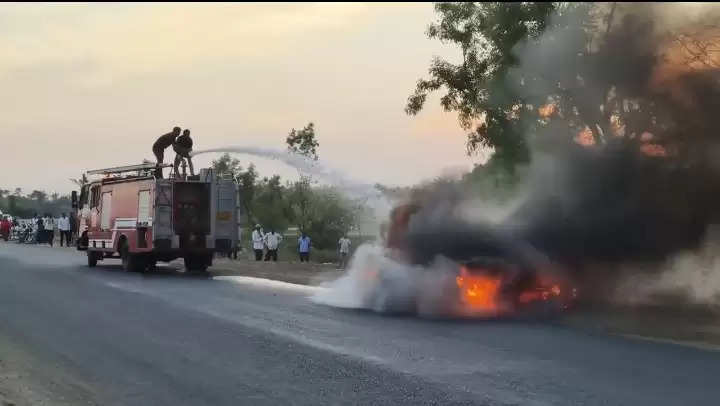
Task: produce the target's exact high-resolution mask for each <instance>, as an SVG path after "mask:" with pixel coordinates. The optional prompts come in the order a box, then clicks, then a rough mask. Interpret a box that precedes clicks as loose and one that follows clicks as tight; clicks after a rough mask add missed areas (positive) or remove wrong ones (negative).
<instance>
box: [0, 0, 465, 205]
mask: <svg viewBox="0 0 720 406" xmlns="http://www.w3.org/2000/svg"><path fill="white" fill-rule="evenodd" d="M435 18H436V16H435V14H434V11H433V8H432V5H431V4H429V3H422V4H349V3H343V4H330V3H323V4H310V3H287V4H252V3H241V4H219V3H213V4H193V3H177V4H167V3H163V4H157V3H155V4H128V3H116V4H38V3H28V4H23V3H18V4H2V5H0V89H2V94H3V97H0V151H2V153H1V154H0V163H1V165H0V188H4V189H14V188H15V187H22V188H23V190H24V191H26V192H29V191H31V190H33V189H43V190H46V191H50V192H52V191H56V192H60V193H67V192H69V191H70V190H71V189H72V188H73V185H72V183H71V182H70V181H69V180H68V179H69V178H78V177H79V176H80V175H81V173H82V172H84V171H87V170H91V169H98V168H105V167H112V166H120V165H129V164H135V163H140V162H141V161H142V160H143V159H153V155H152V152H151V146H152V144H153V142H154V141H155V139H156V138H157V137H158V136H160V135H162V134H164V133H166V132H168V131H170V130H171V128H172V127H173V126H175V125H177V126H180V127H182V128H189V129H190V130H191V132H192V136H193V139H194V141H195V149H208V148H218V147H223V146H254V147H277V148H284V146H285V145H284V140H285V137H286V135H287V133H288V132H289V131H290V129H291V128H297V129H299V128H301V127H303V126H304V125H305V124H307V123H308V122H310V121H312V122H314V123H315V127H316V134H317V137H318V141H319V142H320V148H319V155H320V159H321V161H322V162H323V164H324V165H326V166H327V167H330V168H333V169H334V170H338V171H341V172H343V173H345V174H346V175H347V176H348V177H350V178H352V179H356V180H359V181H363V182H368V183H375V182H380V183H385V184H389V185H407V184H412V183H415V182H418V181H422V180H426V179H431V178H433V177H435V176H438V175H442V174H447V173H455V172H457V171H459V170H461V169H470V168H471V167H472V163H473V162H474V161H477V158H469V157H467V156H466V155H465V135H464V132H463V130H462V129H460V127H459V126H458V123H457V119H456V116H455V115H454V114H452V113H445V112H443V111H442V110H441V108H440V107H439V103H438V98H437V97H434V98H430V99H429V100H428V105H427V106H426V109H425V110H424V111H423V112H421V113H420V114H419V115H418V116H415V117H411V116H407V115H406V114H405V113H404V111H403V108H404V106H405V101H406V99H407V97H408V95H409V94H410V93H411V92H412V90H413V88H414V85H415V83H416V81H417V80H418V79H419V78H420V77H423V76H425V75H426V73H427V68H428V66H429V63H430V61H431V60H432V58H433V57H434V56H442V57H447V58H451V59H452V58H456V57H457V54H458V51H457V50H455V49H454V48H452V47H451V46H449V45H443V44H441V43H440V42H438V41H434V40H430V39H428V38H427V37H426V35H425V30H426V28H427V26H428V24H429V23H430V22H432V21H433V20H434V19H435ZM173 156H174V155H173V154H171V153H170V152H169V151H168V152H166V158H165V159H166V161H168V160H169V159H172V157H173ZM217 157H218V155H211V154H208V155H201V156H198V157H196V162H195V166H196V168H198V167H204V166H208V165H209V163H210V160H211V159H214V158H217ZM238 158H239V159H240V160H241V161H242V163H243V164H244V165H247V164H248V163H250V162H254V163H255V164H256V165H257V166H258V169H259V170H260V172H261V174H262V175H268V176H269V175H271V174H274V173H278V174H280V175H282V176H284V177H289V178H292V177H293V176H296V172H295V171H294V170H293V169H292V168H289V167H285V166H283V165H282V164H281V163H278V162H275V161H266V160H263V159H259V158H257V157H251V156H238Z"/></svg>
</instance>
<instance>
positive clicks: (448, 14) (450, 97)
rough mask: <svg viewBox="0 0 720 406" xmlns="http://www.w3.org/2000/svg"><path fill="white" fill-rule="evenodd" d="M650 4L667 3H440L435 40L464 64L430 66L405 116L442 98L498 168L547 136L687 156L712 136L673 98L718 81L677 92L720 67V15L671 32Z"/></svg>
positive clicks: (473, 145)
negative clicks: (690, 77) (717, 52)
mask: <svg viewBox="0 0 720 406" xmlns="http://www.w3.org/2000/svg"><path fill="white" fill-rule="evenodd" d="M653 7H664V6H663V5H658V6H655V5H651V4H616V3H567V2H566V3H539V2H537V3H536V2H524V3H498V2H493V3H472V2H471V3H437V4H436V5H435V10H436V12H437V15H438V20H437V21H436V22H435V23H433V24H431V25H430V26H429V28H428V31H427V34H428V36H429V37H430V38H432V39H437V40H440V41H442V42H444V43H448V44H452V45H455V46H456V47H457V48H458V50H459V57H458V59H459V61H458V62H451V61H448V60H444V59H441V58H436V59H434V60H433V62H432V64H431V66H430V69H429V77H428V78H427V79H421V80H419V81H418V83H417V86H416V89H415V91H414V93H413V94H412V95H411V96H410V97H409V99H408V103H407V106H406V112H407V113H408V114H417V113H418V112H420V110H422V108H423V106H424V104H425V102H426V100H427V96H428V95H429V94H430V93H432V92H435V91H442V92H443V94H442V96H441V99H440V102H441V105H442V107H443V108H444V109H445V110H446V111H452V112H456V113H457V114H458V117H459V122H460V124H461V126H462V127H463V128H465V129H466V130H467V131H468V140H467V147H468V152H469V153H472V152H475V151H477V150H478V149H479V148H492V149H494V152H495V153H494V155H493V158H492V159H493V160H496V161H498V162H499V163H500V166H503V167H508V168H512V167H514V166H515V165H516V164H518V163H523V162H527V161H528V160H529V158H530V147H529V143H530V142H532V140H533V139H534V138H535V137H538V136H540V134H551V135H550V136H552V137H555V138H560V139H564V140H566V141H570V140H573V139H575V140H578V139H579V140H580V141H582V142H585V143H594V144H605V143H607V142H608V141H609V140H611V139H616V138H621V139H622V140H623V141H625V142H627V143H636V144H638V146H639V147H643V143H647V142H648V141H649V139H648V137H645V138H643V137H641V135H643V134H644V133H646V132H647V133H650V134H652V135H653V136H654V138H653V144H655V145H651V146H655V147H659V148H661V149H662V150H663V151H665V149H666V148H667V150H668V151H670V150H676V151H678V153H679V154H680V155H682V153H683V151H684V148H685V147H690V146H691V143H690V142H687V140H688V139H692V138H695V140H696V141H697V139H698V137H700V136H699V135H698V134H707V133H709V132H710V131H708V129H707V128H702V127H700V126H698V124H697V123H698V122H706V121H707V120H698V119H697V117H696V116H697V114H696V113H695V112H694V111H693V109H691V108H690V107H691V104H690V103H681V101H680V100H678V97H677V96H678V95H687V94H688V93H693V92H694V93H696V94H697V93H698V91H697V90H698V89H701V88H702V85H699V84H701V83H710V82H707V81H704V80H697V81H695V82H692V81H686V82H684V83H683V85H682V86H679V87H678V86H675V85H676V84H677V82H678V81H677V80H676V79H677V78H678V77H683V78H685V77H686V76H687V75H686V74H687V73H688V72H691V69H690V68H692V69H694V71H692V72H691V73H697V70H698V69H705V70H707V69H709V68H712V67H713V66H715V65H717V62H718V61H717V58H716V57H715V56H714V55H713V54H712V52H713V50H714V49H717V45H718V43H717V42H718V41H717V39H718V38H719V37H718V35H717V32H718V31H720V30H719V29H718V27H717V24H716V23H714V22H713V21H712V19H713V18H715V17H716V14H717V13H708V14H707V15H706V16H704V17H702V18H700V19H698V21H697V22H695V23H694V24H685V25H678V26H677V27H672V28H667V27H664V26H663V27H659V24H658V23H657V22H656V21H655V20H654V16H655V15H656V14H655V13H654V11H655V10H654V9H653ZM657 15H660V13H657ZM713 33H714V34H713ZM713 41H714V42H713ZM669 64H674V65H675V66H673V68H672V69H669V68H666V67H667V65H669ZM678 67H679V68H680V69H678ZM666 71H667V72H671V73H672V75H674V76H672V75H670V74H668V73H666ZM678 72H679V73H678ZM658 73H665V75H659V74H658ZM658 77H660V78H664V80H665V81H664V82H660V81H658ZM697 78H698V75H696V79H697ZM671 82H672V83H671ZM673 86H674V87H673ZM692 86H695V88H691V87H692ZM688 89H689V90H688ZM678 111H684V112H686V113H687V114H684V113H680V114H678ZM669 112H672V113H674V114H668V113H669ZM691 118H692V119H691ZM679 129H683V130H684V131H680V130H679ZM550 136H548V137H550ZM694 145H696V146H697V145H705V144H703V143H701V142H700V143H695V144H694ZM645 147H647V145H645ZM700 148H702V146H701V147H700ZM646 151H647V152H650V153H652V152H653V149H652V148H646Z"/></svg>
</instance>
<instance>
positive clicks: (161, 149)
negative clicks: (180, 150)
mask: <svg viewBox="0 0 720 406" xmlns="http://www.w3.org/2000/svg"><path fill="white" fill-rule="evenodd" d="M179 135H180V127H175V128H173V130H172V131H171V132H169V133H167V134H164V135H162V136H160V138H158V139H157V141H155V144H153V147H152V150H153V154H155V158H157V168H156V169H155V177H156V178H162V168H161V167H160V165H162V164H163V160H164V158H165V150H166V149H167V148H168V147H169V146H171V145H173V144H174V143H175V139H176V138H178V136H179ZM176 170H177V169H176Z"/></svg>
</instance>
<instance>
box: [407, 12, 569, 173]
mask: <svg viewBox="0 0 720 406" xmlns="http://www.w3.org/2000/svg"><path fill="white" fill-rule="evenodd" d="M554 9H555V6H554V5H553V4H552V3H437V4H436V5H435V10H436V12H437V13H438V14H439V15H440V20H439V22H437V23H435V24H431V25H430V26H429V28H428V30H427V35H428V37H429V38H432V39H439V40H440V41H442V42H449V43H453V44H456V45H458V46H459V47H460V50H461V54H462V62H461V63H459V64H453V63H450V62H448V61H446V60H443V59H441V58H435V59H434V60H433V62H432V64H431V66H430V69H429V73H430V79H421V80H419V81H418V83H417V86H416V89H415V92H414V93H413V94H412V95H411V96H410V97H409V98H408V103H407V106H406V109H405V111H406V112H407V113H408V114H411V115H415V114H417V113H418V112H420V110H422V108H423V106H424V104H425V101H426V99H427V96H428V94H429V93H431V92H434V91H437V90H439V89H441V88H445V89H446V91H447V93H446V94H445V95H444V96H442V98H441V100H440V103H441V105H442V107H443V108H444V109H445V110H446V111H454V112H457V113H458V118H459V122H460V125H461V126H462V128H464V129H466V130H468V131H470V133H469V134H468V142H467V149H468V153H473V152H475V151H477V150H478V148H480V147H491V148H494V149H495V153H496V154H497V155H499V156H507V157H508V159H509V160H510V161H512V162H524V161H527V160H528V158H529V154H528V148H527V144H526V140H525V137H524V135H525V131H526V130H527V127H528V126H529V125H530V123H531V121H532V115H531V114H528V112H527V110H525V109H518V108H517V106H521V105H523V104H525V103H524V102H525V100H523V98H522V97H521V95H520V94H519V92H518V91H517V90H516V89H514V88H513V86H510V85H509V83H508V76H509V75H510V73H511V69H512V68H515V67H517V66H518V58H517V57H516V56H515V55H513V53H512V50H513V48H514V47H515V46H516V45H518V44H519V43H520V42H521V41H526V40H532V39H537V38H539V37H540V35H541V34H542V32H543V31H544V30H545V28H546V26H547V24H548V21H549V18H550V15H551V13H552V12H553V10H554Z"/></svg>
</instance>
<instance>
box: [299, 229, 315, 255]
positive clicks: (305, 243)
mask: <svg viewBox="0 0 720 406" xmlns="http://www.w3.org/2000/svg"><path fill="white" fill-rule="evenodd" d="M311 245H312V243H311V241H310V237H308V235H307V234H305V232H304V231H303V233H302V236H301V237H300V238H298V253H299V254H300V262H310V246H311Z"/></svg>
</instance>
